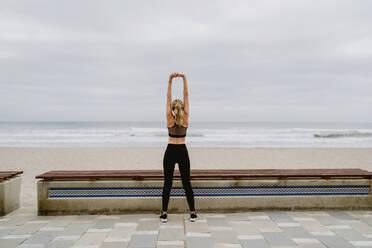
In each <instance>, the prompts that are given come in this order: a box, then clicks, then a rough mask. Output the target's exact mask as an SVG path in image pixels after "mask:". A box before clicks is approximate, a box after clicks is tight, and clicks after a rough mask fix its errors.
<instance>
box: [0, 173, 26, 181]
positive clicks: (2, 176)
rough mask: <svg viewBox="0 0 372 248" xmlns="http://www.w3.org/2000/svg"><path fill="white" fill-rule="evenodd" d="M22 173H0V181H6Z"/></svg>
mask: <svg viewBox="0 0 372 248" xmlns="http://www.w3.org/2000/svg"><path fill="white" fill-rule="evenodd" d="M22 173H23V171H0V180H6V179H9V178H11V177H14V176H16V175H19V174H22Z"/></svg>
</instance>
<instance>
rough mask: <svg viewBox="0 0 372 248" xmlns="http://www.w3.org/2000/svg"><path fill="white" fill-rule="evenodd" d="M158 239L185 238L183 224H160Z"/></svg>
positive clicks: (173, 239) (175, 239)
mask: <svg viewBox="0 0 372 248" xmlns="http://www.w3.org/2000/svg"><path fill="white" fill-rule="evenodd" d="M158 240H164V241H177V240H181V241H183V240H185V232H184V228H183V225H162V226H160V230H159V236H158Z"/></svg>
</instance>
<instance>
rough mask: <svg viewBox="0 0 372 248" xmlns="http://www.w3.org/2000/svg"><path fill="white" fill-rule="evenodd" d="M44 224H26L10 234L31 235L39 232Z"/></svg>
mask: <svg viewBox="0 0 372 248" xmlns="http://www.w3.org/2000/svg"><path fill="white" fill-rule="evenodd" d="M45 224H46V223H26V224H24V225H22V226H20V227H18V228H17V229H14V230H13V231H12V232H11V234H33V233H35V232H37V231H38V230H40V228H42V227H43V226H44V225H45Z"/></svg>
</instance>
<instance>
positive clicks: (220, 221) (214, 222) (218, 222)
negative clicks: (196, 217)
mask: <svg viewBox="0 0 372 248" xmlns="http://www.w3.org/2000/svg"><path fill="white" fill-rule="evenodd" d="M207 223H208V226H229V223H228V222H227V220H226V218H224V217H219V218H209V217H208V218H207Z"/></svg>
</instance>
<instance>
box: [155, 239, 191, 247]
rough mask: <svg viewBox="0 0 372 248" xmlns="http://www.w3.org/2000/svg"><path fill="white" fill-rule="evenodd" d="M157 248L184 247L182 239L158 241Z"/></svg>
mask: <svg viewBox="0 0 372 248" xmlns="http://www.w3.org/2000/svg"><path fill="white" fill-rule="evenodd" d="M156 247H157V248H184V247H185V242H184V241H180V240H179V241H164V240H161V241H158V243H157V246H156Z"/></svg>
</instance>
